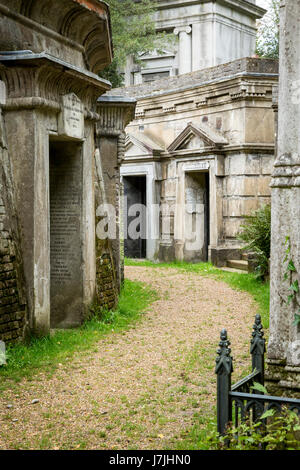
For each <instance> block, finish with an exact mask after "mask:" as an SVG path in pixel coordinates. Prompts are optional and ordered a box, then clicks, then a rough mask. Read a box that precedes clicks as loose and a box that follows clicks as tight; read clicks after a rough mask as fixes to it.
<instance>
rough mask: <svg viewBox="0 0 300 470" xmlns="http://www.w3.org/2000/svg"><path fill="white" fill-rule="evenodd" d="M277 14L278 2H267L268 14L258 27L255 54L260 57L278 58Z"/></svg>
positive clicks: (275, 0)
mask: <svg viewBox="0 0 300 470" xmlns="http://www.w3.org/2000/svg"><path fill="white" fill-rule="evenodd" d="M279 12H280V0H269V8H268V13H266V15H265V16H264V17H263V18H262V20H261V21H260V22H259V25H258V34H257V42H256V53H257V54H258V55H259V56H260V57H265V58H268V59H278V57H279V16H280V15H279Z"/></svg>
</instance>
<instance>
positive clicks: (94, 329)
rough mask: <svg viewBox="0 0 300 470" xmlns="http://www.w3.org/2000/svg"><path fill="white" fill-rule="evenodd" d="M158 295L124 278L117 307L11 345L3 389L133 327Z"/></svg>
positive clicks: (0, 385)
mask: <svg viewBox="0 0 300 470" xmlns="http://www.w3.org/2000/svg"><path fill="white" fill-rule="evenodd" d="M156 298H157V295H156V293H155V292H154V291H153V290H151V289H150V288H148V287H147V286H144V285H143V283H141V282H132V281H130V280H125V283H124V287H123V289H122V292H121V296H120V300H119V305H118V307H117V309H116V310H115V311H110V312H100V311H99V312H98V313H99V314H98V315H95V316H94V317H93V318H91V319H90V320H88V321H86V322H85V323H84V324H83V325H82V326H81V327H80V328H76V329H70V330H57V331H56V332H55V333H54V334H52V335H49V336H46V337H44V338H32V339H31V340H30V341H29V343H28V344H16V345H13V346H11V347H9V348H8V352H7V356H8V363H7V365H6V366H3V367H1V368H0V378H1V380H0V389H3V388H6V387H7V386H8V384H9V383H11V381H14V382H19V381H20V380H21V379H22V378H24V377H26V378H27V379H30V378H31V377H32V376H34V375H35V374H36V373H38V372H41V371H47V372H52V371H53V370H55V369H56V367H57V366H58V364H60V363H64V362H67V361H70V360H71V359H72V357H73V356H74V354H75V353H78V352H84V351H89V350H92V349H93V348H94V347H95V346H96V343H97V341H99V340H100V339H101V338H103V336H105V335H108V334H113V333H117V332H120V331H122V330H126V329H128V328H130V327H131V326H133V325H134V324H135V323H136V322H137V321H139V320H140V319H141V317H142V314H143V313H145V312H146V310H147V309H148V307H149V305H150V304H151V303H152V302H154V300H155V299H156ZM96 313H97V312H96ZM5 378H6V379H7V380H4V379H5Z"/></svg>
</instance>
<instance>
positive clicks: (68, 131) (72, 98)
mask: <svg viewBox="0 0 300 470" xmlns="http://www.w3.org/2000/svg"><path fill="white" fill-rule="evenodd" d="M58 133H59V134H60V135H62V136H65V137H71V138H73V139H83V138H84V107H83V104H82V102H81V101H80V99H79V98H78V97H77V96H76V95H75V93H69V94H68V95H64V96H63V97H62V111H61V113H60V116H59V120H58Z"/></svg>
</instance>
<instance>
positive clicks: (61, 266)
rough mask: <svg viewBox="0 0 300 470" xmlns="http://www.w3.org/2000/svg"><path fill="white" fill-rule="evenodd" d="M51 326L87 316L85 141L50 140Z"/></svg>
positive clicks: (73, 322) (70, 324)
mask: <svg viewBox="0 0 300 470" xmlns="http://www.w3.org/2000/svg"><path fill="white" fill-rule="evenodd" d="M49 179H50V325H51V328H71V327H74V326H78V325H80V323H81V322H82V318H83V314H84V312H83V271H82V263H83V253H82V189H83V183H82V179H83V177H82V143H78V142H72V141H58V140H55V141H53V140H50V143H49Z"/></svg>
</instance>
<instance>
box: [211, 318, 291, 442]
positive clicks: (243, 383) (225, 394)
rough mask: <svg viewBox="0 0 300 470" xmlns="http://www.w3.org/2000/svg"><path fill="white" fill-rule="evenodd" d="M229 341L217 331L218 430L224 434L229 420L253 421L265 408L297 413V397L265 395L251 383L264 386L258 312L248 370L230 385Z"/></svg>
mask: <svg viewBox="0 0 300 470" xmlns="http://www.w3.org/2000/svg"><path fill="white" fill-rule="evenodd" d="M229 346H230V341H229V340H228V337H227V331H226V330H222V331H221V340H220V343H219V349H218V357H217V359H216V374H217V425H218V432H219V433H220V434H221V435H224V434H225V432H226V428H227V426H228V424H229V423H231V422H232V418H233V415H234V424H235V426H236V427H237V426H238V425H239V424H240V422H243V421H246V420H250V421H251V422H255V421H257V420H258V419H259V418H260V417H261V416H262V415H263V414H264V413H265V411H267V410H269V409H271V408H275V409H276V410H281V409H282V407H283V406H286V407H287V408H289V409H290V410H293V411H295V410H296V411H298V413H299V414H300V400H294V399H291V398H285V397H275V396H274V397H273V396H270V395H265V394H264V392H263V391H258V390H256V389H253V386H254V383H257V384H260V385H264V355H265V350H266V349H265V339H264V332H263V328H262V324H261V317H260V315H256V317H255V323H254V326H253V333H252V339H251V347H250V353H251V356H252V373H251V374H249V375H248V376H247V377H245V378H244V379H242V380H240V381H239V382H237V383H236V384H235V385H233V386H231V374H232V372H233V367H232V361H233V359H232V356H231V349H230V348H229Z"/></svg>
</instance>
